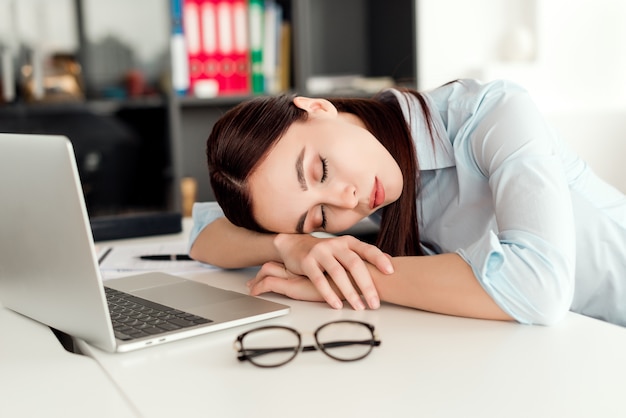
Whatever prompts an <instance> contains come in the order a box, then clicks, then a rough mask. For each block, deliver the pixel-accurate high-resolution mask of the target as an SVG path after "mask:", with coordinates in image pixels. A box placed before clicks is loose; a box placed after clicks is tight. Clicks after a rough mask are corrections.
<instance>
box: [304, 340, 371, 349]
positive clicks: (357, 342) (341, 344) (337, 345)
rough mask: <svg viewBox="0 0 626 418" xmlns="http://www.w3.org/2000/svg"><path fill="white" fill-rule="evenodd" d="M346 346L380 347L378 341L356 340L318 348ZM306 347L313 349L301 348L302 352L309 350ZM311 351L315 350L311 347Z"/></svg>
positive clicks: (328, 343)
mask: <svg viewBox="0 0 626 418" xmlns="http://www.w3.org/2000/svg"><path fill="white" fill-rule="evenodd" d="M348 345H371V346H372V347H378V346H379V345H380V341H379V340H372V339H367V340H356V341H330V342H327V343H324V344H321V347H320V348H336V347H346V346H348ZM308 347H313V346H307V347H302V351H310V350H307V348H308ZM313 349H316V348H315V347H313Z"/></svg>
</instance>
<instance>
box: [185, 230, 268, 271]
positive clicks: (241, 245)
mask: <svg viewBox="0 0 626 418" xmlns="http://www.w3.org/2000/svg"><path fill="white" fill-rule="evenodd" d="M274 238H275V235H274V234H262V233H258V232H254V231H250V230H247V229H244V228H240V227H238V226H235V225H233V224H232V223H230V222H229V221H228V220H227V219H226V218H219V219H216V220H215V221H213V222H212V223H210V224H209V225H207V226H206V227H205V228H204V229H203V230H202V231H201V232H200V234H199V235H198V237H197V238H196V240H195V242H194V244H193V246H192V247H191V250H190V252H189V255H190V256H191V257H192V258H194V259H196V260H198V261H202V262H204V263H207V264H212V265H214V266H218V267H223V268H243V267H250V266H258V265H261V264H263V263H265V262H267V261H279V260H280V258H279V255H278V252H277V251H276V249H275V247H274V244H273V240H274Z"/></svg>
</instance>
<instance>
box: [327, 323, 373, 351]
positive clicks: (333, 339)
mask: <svg viewBox="0 0 626 418" xmlns="http://www.w3.org/2000/svg"><path fill="white" fill-rule="evenodd" d="M373 338H374V335H373V334H372V331H371V330H370V329H369V328H368V327H367V326H366V325H365V324H361V323H357V322H331V323H329V324H326V325H323V326H322V327H320V328H319V329H318V330H317V331H316V333H315V339H316V340H317V344H318V345H319V347H320V348H321V349H322V350H323V351H324V353H326V354H327V355H328V356H330V357H332V358H334V359H336V360H341V361H352V360H359V359H362V358H363V357H365V356H367V355H368V354H369V353H370V351H372V348H373V345H372V339H373Z"/></svg>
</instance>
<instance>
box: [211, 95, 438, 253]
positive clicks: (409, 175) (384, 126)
mask: <svg viewBox="0 0 626 418" xmlns="http://www.w3.org/2000/svg"><path fill="white" fill-rule="evenodd" d="M406 91H407V92H409V93H410V94H412V95H414V96H415V97H416V98H417V99H418V102H419V103H420V107H421V110H422V112H423V114H424V117H425V118H426V120H427V126H428V127H429V129H430V132H431V136H432V129H431V126H432V123H431V115H430V113H429V111H428V108H427V106H426V102H425V100H424V98H423V96H422V95H421V94H420V93H419V92H416V91H413V90H406ZM293 97H294V96H288V95H282V96H276V97H258V98H254V99H252V100H249V101H246V102H243V103H241V104H239V105H237V106H236V107H234V108H233V109H231V110H229V111H228V112H226V113H225V114H224V116H222V117H221V118H220V119H219V120H218V121H217V123H216V124H215V126H214V127H213V130H212V131H211V134H210V135H209V138H208V139H207V148H206V153H207V162H208V168H209V176H210V180H211V186H212V188H213V193H214V194H215V199H216V201H217V202H218V203H219V205H220V206H221V208H222V209H223V210H224V214H225V215H226V217H227V218H228V219H229V220H230V222H232V223H233V224H235V225H237V226H240V227H244V228H247V229H250V230H254V231H259V232H269V231H266V230H265V229H264V228H263V227H261V225H259V224H258V223H257V221H256V220H255V219H254V216H253V211H252V209H253V206H252V200H251V196H250V192H249V188H248V184H247V182H248V178H249V176H250V174H252V172H253V171H254V169H255V168H256V167H257V166H258V165H259V164H260V163H261V162H262V161H263V159H264V158H265V156H267V154H268V153H269V151H270V150H271V149H272V148H273V146H274V145H275V144H276V143H277V142H278V140H279V139H280V138H281V137H282V136H283V135H284V133H285V132H286V131H287V129H288V128H289V127H290V126H291V124H292V123H294V122H296V121H302V120H306V118H307V112H306V111H304V110H302V109H300V108H298V107H297V106H296V105H294V104H293ZM329 100H330V101H331V102H332V103H333V105H335V107H337V110H338V111H340V112H348V113H352V114H354V115H356V116H358V117H359V118H360V119H361V120H362V121H363V123H364V124H365V126H366V128H367V129H368V130H369V131H370V132H371V133H372V134H373V135H374V136H375V137H376V138H377V139H378V140H379V141H380V142H381V143H382V144H383V146H384V147H385V148H386V149H387V150H388V151H389V153H390V154H391V155H392V156H393V157H394V159H395V160H396V161H397V162H398V165H399V166H400V169H401V170H402V174H403V177H404V185H403V190H402V194H401V195H400V198H399V199H398V200H397V201H395V202H393V203H391V204H389V205H387V206H385V207H384V208H383V212H382V221H381V225H380V231H379V233H378V238H377V243H376V244H377V246H378V247H379V248H380V249H381V250H383V251H385V252H387V253H389V254H391V255H393V256H407V255H422V254H423V253H422V250H421V246H420V237H419V227H418V220H417V209H416V199H417V194H418V192H419V167H418V163H417V158H416V155H415V145H414V143H413V138H412V136H411V132H410V129H409V126H408V124H407V122H406V120H405V118H404V116H403V114H402V109H401V107H400V104H399V103H398V101H397V99H396V97H395V95H394V94H393V93H391V92H383V93H381V94H379V95H377V96H375V97H374V98H372V99H365V98H333V99H329Z"/></svg>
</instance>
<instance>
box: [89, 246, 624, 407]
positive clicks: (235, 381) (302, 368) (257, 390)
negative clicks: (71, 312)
mask: <svg viewBox="0 0 626 418" xmlns="http://www.w3.org/2000/svg"><path fill="white" fill-rule="evenodd" d="M179 238H180V239H184V237H183V236H181V237H179ZM252 274H253V271H245V270H244V271H234V272H207V273H201V274H197V273H195V274H193V275H190V277H192V278H193V279H196V280H199V281H202V282H206V283H210V284H212V285H216V286H219V287H223V288H228V289H231V290H236V291H240V292H245V291H246V288H245V281H246V280H247V278H248V277H250V276H251V275H252ZM266 297H267V298H268V299H271V300H275V301H280V302H283V303H287V304H289V305H291V306H292V312H291V313H290V314H288V315H287V316H284V317H281V318H275V319H272V320H268V321H263V322H262V323H258V324H257V325H260V324H269V323H271V324H283V325H289V326H293V327H295V328H297V329H299V330H301V331H312V330H314V329H315V328H316V327H317V326H319V325H321V324H322V323H324V322H326V321H330V320H336V319H343V318H350V319H360V320H364V321H367V322H370V323H372V324H374V325H375V326H376V329H377V331H378V335H379V337H380V339H381V340H382V345H381V346H380V347H378V348H375V349H374V351H373V352H372V354H370V356H369V357H367V358H365V359H364V360H361V361H357V362H354V363H340V362H337V361H334V360H332V359H330V358H328V357H326V356H325V355H324V354H322V353H320V352H307V353H300V354H299V355H298V357H296V358H295V359H294V360H293V361H292V362H291V363H288V364H287V365H285V366H282V367H280V368H275V369H260V368H257V367H254V366H252V365H251V364H247V363H239V362H238V361H237V359H236V355H235V352H234V350H233V341H234V340H235V337H236V336H237V335H238V334H239V333H241V332H243V331H244V330H247V329H250V328H253V327H254V326H256V325H255V324H252V325H246V326H241V327H238V328H235V329H231V330H225V331H219V332H217V333H214V334H208V335H204V336H201V337H196V338H193V339H190V340H186V341H179V342H174V343H170V344H164V345H162V346H155V347H152V348H149V349H146V350H141V351H137V352H133V353H126V354H108V353H105V352H102V351H100V350H98V349H94V348H92V347H90V346H88V345H86V344H84V343H80V342H79V345H80V347H81V349H82V350H83V351H84V352H85V353H87V354H88V355H89V356H91V357H93V358H94V359H96V361H98V362H99V363H100V364H101V365H102V367H103V368H104V369H105V370H106V371H107V373H108V374H110V376H111V377H112V379H113V380H114V381H115V382H116V383H117V384H118V385H119V387H120V388H121V390H122V391H123V392H124V393H125V394H126V395H127V396H128V398H129V399H130V400H131V402H132V403H133V404H134V406H135V407H136V408H137V410H139V411H140V412H141V414H142V415H144V416H145V417H170V416H180V417H196V416H201V417H209V416H211V417H287V416H296V417H320V416H324V417H335V416H336V417H352V416H354V417H399V416H403V417H404V416H416V417H473V416H480V417H525V418H526V417H591V416H593V417H624V416H626V401H624V393H625V392H624V390H625V389H624V388H625V386H624V378H625V376H626V329H624V328H620V327H617V326H612V325H609V324H607V323H604V322H600V321H596V320H593V319H589V318H586V317H583V316H580V315H576V314H569V315H568V316H567V318H566V319H565V320H564V321H563V322H561V323H560V324H558V325H557V326H553V327H539V326H523V325H518V324H513V323H499V322H492V321H481V320H472V319H463V318H454V317H447V316H442V315H436V314H430V313H426V312H420V311H416V310H412V309H407V308H402V307H397V306H392V305H383V306H382V307H381V308H380V309H379V310H376V311H364V312H355V311H352V310H351V309H349V308H344V309H343V310H341V311H335V310H332V309H331V308H329V307H327V306H326V305H324V304H321V303H308V302H298V301H293V300H290V299H286V298H283V297H281V296H278V295H268V296H266ZM304 338H305V341H304V344H307V343H311V341H312V336H305V337H304Z"/></svg>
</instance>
